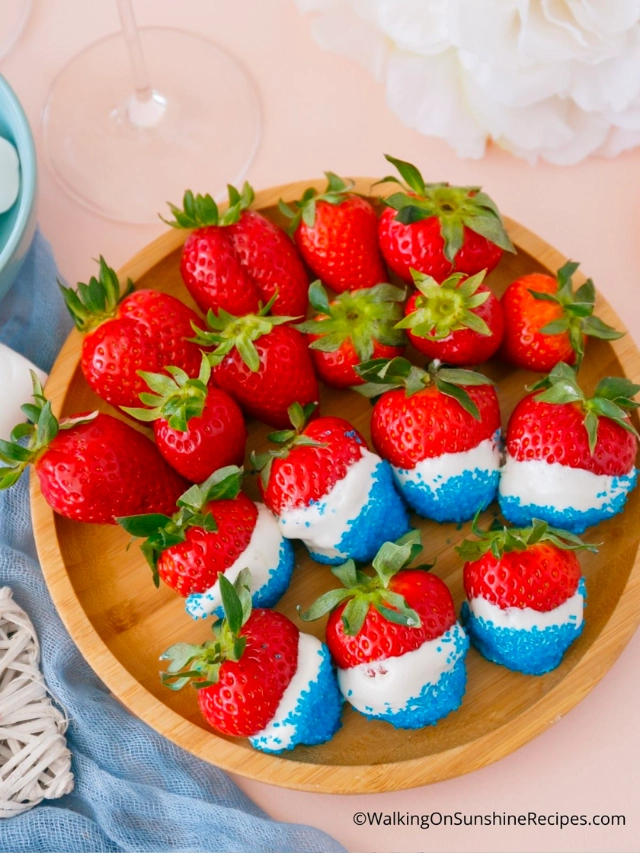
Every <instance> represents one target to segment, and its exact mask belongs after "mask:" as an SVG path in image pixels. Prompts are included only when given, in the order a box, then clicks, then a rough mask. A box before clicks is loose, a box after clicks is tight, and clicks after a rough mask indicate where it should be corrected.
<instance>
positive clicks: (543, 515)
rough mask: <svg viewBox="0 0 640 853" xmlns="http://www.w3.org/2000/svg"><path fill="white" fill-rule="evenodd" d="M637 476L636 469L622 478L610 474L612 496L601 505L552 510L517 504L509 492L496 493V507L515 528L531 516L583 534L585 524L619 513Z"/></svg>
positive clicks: (526, 524) (552, 507)
mask: <svg viewBox="0 0 640 853" xmlns="http://www.w3.org/2000/svg"><path fill="white" fill-rule="evenodd" d="M637 479H638V472H637V471H636V470H635V469H634V471H633V473H632V474H629V475H628V476H625V477H614V478H613V483H612V492H613V494H614V497H613V499H612V500H611V501H609V502H607V503H604V504H603V505H602V506H600V507H597V508H594V509H588V510H578V509H573V508H571V507H570V508H568V509H556V508H555V507H554V506H553V504H548V505H546V506H539V505H537V504H525V505H524V506H523V505H522V504H521V501H520V498H517V497H512V496H510V495H502V494H501V495H499V496H498V500H499V502H500V509H501V510H502V514H503V515H504V517H505V518H506V519H507V521H510V522H511V524H514V525H515V526H516V527H528V526H529V525H530V524H531V522H532V520H533V519H534V518H539V519H541V520H542V521H546V522H547V523H548V524H551V525H552V526H553V527H559V528H561V529H562V530H568V531H569V532H570V533H583V532H584V531H585V530H586V529H587V527H592V526H593V525H594V524H599V523H600V522H601V521H604V520H605V519H607V518H611V516H613V515H617V514H618V513H619V512H622V510H623V509H624V505H625V503H626V500H627V494H628V493H629V492H630V491H631V490H632V489H633V488H634V486H635V485H636V481H637Z"/></svg>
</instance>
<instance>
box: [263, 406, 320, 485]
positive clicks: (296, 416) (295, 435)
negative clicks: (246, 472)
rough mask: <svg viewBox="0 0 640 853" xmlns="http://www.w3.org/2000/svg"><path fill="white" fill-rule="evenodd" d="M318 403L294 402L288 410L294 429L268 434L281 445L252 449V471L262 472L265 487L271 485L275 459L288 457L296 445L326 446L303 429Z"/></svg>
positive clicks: (270, 438)
mask: <svg viewBox="0 0 640 853" xmlns="http://www.w3.org/2000/svg"><path fill="white" fill-rule="evenodd" d="M317 405H318V404H317V403H307V404H306V405H305V406H301V405H300V403H297V402H296V403H292V404H291V405H290V406H289V408H288V409H287V412H288V414H289V420H290V421H291V423H292V425H293V429H281V430H277V431H276V432H271V433H269V435H268V436H267V438H268V439H269V441H272V442H273V443H274V444H277V445H279V447H278V449H277V450H273V449H272V450H267V451H266V452H264V453H256V452H255V451H254V450H252V451H251V456H250V460H251V465H252V466H253V469H252V473H256V472H260V479H261V480H262V485H263V486H264V488H265V489H266V488H267V486H268V485H269V477H270V476H271V468H272V466H273V460H274V459H286V458H287V456H288V455H289V453H290V452H291V450H292V449H293V448H294V447H303V446H304V447H326V445H325V444H323V443H322V442H320V441H316V440H315V439H313V438H309V436H307V435H304V434H303V430H304V428H305V427H306V425H307V423H308V422H309V420H310V418H311V415H312V414H313V412H314V410H315V409H316V407H317Z"/></svg>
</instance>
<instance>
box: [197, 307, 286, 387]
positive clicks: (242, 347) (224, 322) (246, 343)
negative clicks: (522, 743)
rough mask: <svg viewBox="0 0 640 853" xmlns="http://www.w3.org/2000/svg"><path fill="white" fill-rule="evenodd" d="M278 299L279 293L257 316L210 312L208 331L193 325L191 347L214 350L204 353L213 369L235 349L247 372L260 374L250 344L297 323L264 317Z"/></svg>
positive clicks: (257, 356) (281, 318) (261, 308)
mask: <svg viewBox="0 0 640 853" xmlns="http://www.w3.org/2000/svg"><path fill="white" fill-rule="evenodd" d="M277 298H278V293H277V291H276V293H274V294H273V296H272V297H271V299H270V300H269V301H268V302H267V304H266V305H262V304H261V305H260V310H259V311H258V313H257V314H245V315H244V316H242V317H236V316H234V315H233V314H229V312H228V311H225V310H224V309H223V308H220V310H219V311H218V313H217V314H215V313H214V312H213V311H212V310H211V309H209V312H208V313H207V326H208V327H209V328H208V330H205V329H200V328H199V327H198V326H196V325H195V324H192V328H193V331H194V332H195V333H196V336H195V338H189V339H188V340H190V341H191V342H192V343H195V344H199V345H200V346H205V347H215V349H213V350H212V351H211V352H210V353H207V358H208V359H209V364H210V365H211V366H212V367H216V366H217V365H218V364H220V363H221V362H222V361H223V359H224V357H225V356H226V355H228V354H229V353H230V352H231V351H232V350H234V349H237V350H238V352H239V353H240V357H241V358H242V360H243V361H244V363H245V364H246V365H247V367H248V368H249V370H251V371H252V372H253V373H257V372H258V371H259V370H260V356H259V355H258V351H257V349H256V348H255V346H254V344H253V342H254V341H257V340H258V338H261V337H262V336H263V335H268V334H269V332H270V331H271V330H272V329H273V327H274V326H281V325H283V324H285V323H291V322H292V321H293V320H299V319H300V318H299V317H273V316H267V315H268V314H269V311H270V310H271V308H272V307H273V304H274V302H275V301H276V299H277Z"/></svg>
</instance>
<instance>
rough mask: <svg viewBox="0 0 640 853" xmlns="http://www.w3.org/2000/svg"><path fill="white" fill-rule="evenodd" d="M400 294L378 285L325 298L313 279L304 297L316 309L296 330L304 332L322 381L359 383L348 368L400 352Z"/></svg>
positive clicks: (343, 385)
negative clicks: (306, 297)
mask: <svg viewBox="0 0 640 853" xmlns="http://www.w3.org/2000/svg"><path fill="white" fill-rule="evenodd" d="M404 298H405V292H404V291H403V290H400V289H399V288H397V287H392V286H391V285H390V284H377V285H376V286H375V287H372V288H365V289H362V290H359V291H357V292H356V293H343V294H341V295H340V296H338V297H337V299H334V300H333V302H329V299H328V297H327V293H326V291H325V290H324V288H323V287H322V285H321V284H320V282H319V281H314V282H313V284H312V285H311V286H310V287H309V301H310V302H311V305H312V306H313V308H314V309H315V310H316V311H318V312H319V313H318V314H317V315H316V316H315V317H314V319H313V320H307V322H305V323H301V324H300V325H298V326H296V329H299V331H301V332H306V333H307V335H308V339H309V340H310V342H311V343H310V344H309V349H310V350H311V357H312V359H313V363H314V365H315V368H316V372H317V373H318V375H319V376H320V379H322V381H323V382H324V383H325V385H329V386H331V387H332V388H348V387H349V386H351V385H361V384H362V382H363V380H362V379H360V377H359V376H358V375H357V373H355V371H354V369H353V368H354V367H355V365H356V364H360V363H361V362H363V361H369V360H370V359H372V358H394V357H395V356H397V355H400V354H401V353H402V350H403V348H404V345H405V343H406V338H405V336H404V333H403V332H399V331H398V330H397V329H394V325H395V323H396V322H397V321H398V320H399V319H400V318H401V317H402V302H403V301H404Z"/></svg>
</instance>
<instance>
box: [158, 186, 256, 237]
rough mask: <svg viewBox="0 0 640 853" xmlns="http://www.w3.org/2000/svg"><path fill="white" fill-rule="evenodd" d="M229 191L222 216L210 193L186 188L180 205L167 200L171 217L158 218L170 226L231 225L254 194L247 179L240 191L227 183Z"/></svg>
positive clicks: (187, 227) (204, 226)
mask: <svg viewBox="0 0 640 853" xmlns="http://www.w3.org/2000/svg"><path fill="white" fill-rule="evenodd" d="M227 190H228V193H229V206H228V208H227V210H226V211H225V213H224V214H222V216H221V215H220V210H219V209H218V205H217V204H216V203H215V201H214V200H213V199H212V198H211V196H210V195H200V194H198V195H195V196H194V194H193V193H192V192H191V190H187V191H186V193H185V194H184V197H183V199H182V207H181V208H180V207H176V205H175V204H171V202H167V204H168V205H169V210H170V211H171V213H172V214H173V219H165V218H164V217H163V216H160V219H162V221H163V222H164V223H165V224H166V225H170V226H171V227H172V228H185V229H191V228H206V227H208V226H211V225H219V226H222V227H224V226H225V225H233V224H234V223H236V222H238V221H239V220H240V217H241V216H242V212H243V211H244V210H247V209H248V208H249V207H251V205H252V204H253V200H254V198H255V194H254V192H253V188H252V187H251V185H250V184H249V183H247V181H245V182H244V185H243V187H242V192H239V191H238V190H237V189H236V188H235V187H232V186H231V184H227Z"/></svg>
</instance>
